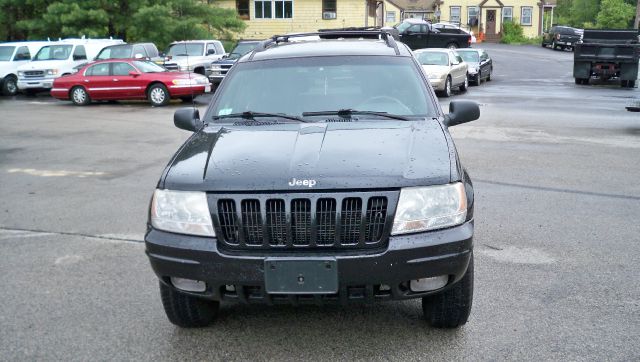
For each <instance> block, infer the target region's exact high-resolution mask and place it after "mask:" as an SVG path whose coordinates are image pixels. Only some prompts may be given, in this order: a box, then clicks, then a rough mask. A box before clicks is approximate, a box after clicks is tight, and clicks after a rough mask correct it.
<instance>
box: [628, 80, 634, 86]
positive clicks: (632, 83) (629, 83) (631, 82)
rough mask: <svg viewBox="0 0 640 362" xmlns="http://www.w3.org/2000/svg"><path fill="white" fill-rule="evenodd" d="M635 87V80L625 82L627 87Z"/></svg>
mask: <svg viewBox="0 0 640 362" xmlns="http://www.w3.org/2000/svg"><path fill="white" fill-rule="evenodd" d="M635 86H636V81H635V80H630V81H629V82H627V87H629V88H635Z"/></svg>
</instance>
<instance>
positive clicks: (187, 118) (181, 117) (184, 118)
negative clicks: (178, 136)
mask: <svg viewBox="0 0 640 362" xmlns="http://www.w3.org/2000/svg"><path fill="white" fill-rule="evenodd" d="M173 124H174V125H175V126H176V127H178V128H180V129H183V130H185V131H191V132H195V131H197V130H199V129H200V128H202V126H203V125H204V123H203V122H202V121H201V120H200V112H199V111H198V110H197V109H195V108H191V107H186V108H180V109H178V110H177V111H176V113H174V115H173Z"/></svg>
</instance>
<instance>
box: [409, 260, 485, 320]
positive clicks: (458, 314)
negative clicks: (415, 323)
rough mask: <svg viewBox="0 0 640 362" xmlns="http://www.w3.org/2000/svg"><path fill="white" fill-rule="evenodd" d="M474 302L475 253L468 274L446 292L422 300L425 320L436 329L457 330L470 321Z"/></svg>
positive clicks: (470, 261)
mask: <svg viewBox="0 0 640 362" xmlns="http://www.w3.org/2000/svg"><path fill="white" fill-rule="evenodd" d="M472 302H473V253H472V254H471V259H470V260H469V266H468V267H467V272H466V273H465V274H464V276H463V277H462V279H460V280H459V281H458V282H457V283H456V284H454V285H453V286H452V287H451V288H449V289H447V290H446V291H444V292H442V293H439V294H435V295H432V296H428V297H424V298H422V310H423V312H424V318H425V319H426V320H427V323H429V324H430V325H431V326H432V327H435V328H457V327H460V326H462V325H464V324H465V323H467V320H468V319H469V314H471V305H472Z"/></svg>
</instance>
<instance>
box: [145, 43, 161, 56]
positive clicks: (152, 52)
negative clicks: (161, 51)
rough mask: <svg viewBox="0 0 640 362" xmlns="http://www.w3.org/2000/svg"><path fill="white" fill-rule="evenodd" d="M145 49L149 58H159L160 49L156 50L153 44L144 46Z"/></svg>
mask: <svg viewBox="0 0 640 362" xmlns="http://www.w3.org/2000/svg"><path fill="white" fill-rule="evenodd" d="M144 49H145V50H146V51H147V56H148V57H149V58H153V57H157V56H158V49H156V47H155V46H153V45H151V44H145V45H144Z"/></svg>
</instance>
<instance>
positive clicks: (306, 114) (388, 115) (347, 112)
mask: <svg viewBox="0 0 640 362" xmlns="http://www.w3.org/2000/svg"><path fill="white" fill-rule="evenodd" d="M354 114H361V115H369V116H380V117H386V118H391V119H399V120H402V121H410V120H411V119H409V118H408V117H404V116H399V115H397V114H391V113H387V112H375V111H358V110H355V109H351V108H346V109H340V110H338V111H319V112H304V113H302V115H303V116H304V117H312V116H334V115H338V116H341V117H348V116H352V115H354Z"/></svg>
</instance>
